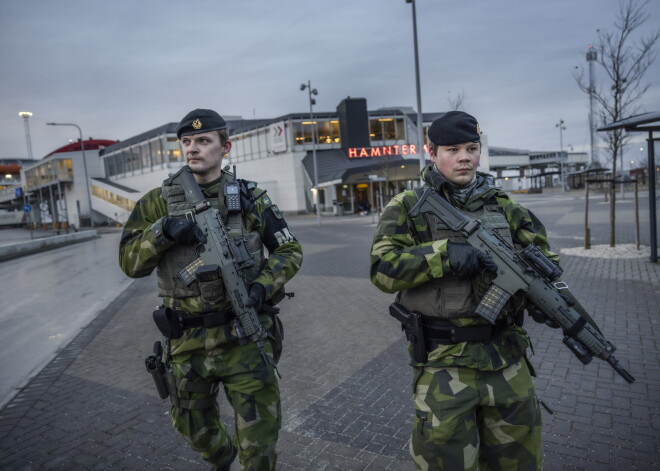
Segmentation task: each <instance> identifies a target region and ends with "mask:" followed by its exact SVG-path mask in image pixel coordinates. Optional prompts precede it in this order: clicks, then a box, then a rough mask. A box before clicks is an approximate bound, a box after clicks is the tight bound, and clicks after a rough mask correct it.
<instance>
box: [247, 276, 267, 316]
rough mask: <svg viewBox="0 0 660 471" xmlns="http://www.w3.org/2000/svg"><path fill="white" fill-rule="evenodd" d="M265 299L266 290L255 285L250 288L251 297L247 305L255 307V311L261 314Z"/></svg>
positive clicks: (257, 284)
mask: <svg viewBox="0 0 660 471" xmlns="http://www.w3.org/2000/svg"><path fill="white" fill-rule="evenodd" d="M265 297H266V289H265V288H264V287H263V286H261V285H260V284H259V283H254V284H252V286H250V296H249V297H248V300H247V302H246V303H245V304H246V305H247V307H253V308H254V310H255V311H257V312H259V311H260V310H261V305H262V304H263V302H264V298H265Z"/></svg>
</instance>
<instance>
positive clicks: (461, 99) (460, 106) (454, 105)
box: [447, 88, 466, 111]
mask: <svg viewBox="0 0 660 471" xmlns="http://www.w3.org/2000/svg"><path fill="white" fill-rule="evenodd" d="M447 103H449V111H464V110H465V104H466V103H465V90H463V89H462V88H461V91H460V92H458V93H456V95H451V92H447Z"/></svg>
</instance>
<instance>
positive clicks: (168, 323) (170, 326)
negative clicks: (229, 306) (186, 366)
mask: <svg viewBox="0 0 660 471" xmlns="http://www.w3.org/2000/svg"><path fill="white" fill-rule="evenodd" d="M153 317H154V322H155V323H156V327H158V330H160V333H161V334H163V336H164V337H165V338H167V339H178V338H180V337H181V336H182V335H183V331H184V330H185V329H191V328H193V327H207V328H210V327H217V326H220V325H227V324H229V323H230V322H231V321H232V320H234V319H235V317H236V316H235V314H234V312H233V311H231V310H227V311H215V312H208V313H204V314H198V315H194V316H193V315H190V314H188V313H187V312H185V311H181V310H178V309H173V308H171V307H164V306H160V307H159V308H158V309H156V310H155V311H154V314H153Z"/></svg>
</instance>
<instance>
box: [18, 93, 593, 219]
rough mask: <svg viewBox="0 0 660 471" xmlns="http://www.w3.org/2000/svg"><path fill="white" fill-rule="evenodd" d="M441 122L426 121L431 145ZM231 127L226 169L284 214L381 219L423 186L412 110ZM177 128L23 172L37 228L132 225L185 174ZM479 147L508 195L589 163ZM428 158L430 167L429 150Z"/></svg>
mask: <svg viewBox="0 0 660 471" xmlns="http://www.w3.org/2000/svg"><path fill="white" fill-rule="evenodd" d="M220 111H221V112H222V110H220ZM442 114H443V113H442V112H434V113H424V114H423V119H422V120H423V134H424V135H426V130H427V128H428V126H430V125H431V123H432V122H433V120H434V119H436V118H437V117H439V116H441V115H442ZM224 118H225V120H226V121H227V125H228V131H229V135H230V139H231V141H232V149H231V152H230V154H229V155H228V157H227V158H226V160H225V163H226V164H227V165H230V166H231V167H232V168H233V167H235V169H236V173H237V175H238V177H239V178H244V179H247V180H253V181H256V182H257V183H258V185H259V186H260V187H262V188H264V189H266V190H268V194H269V195H270V197H271V199H272V200H273V201H275V202H276V204H277V205H278V206H279V207H280V209H281V210H282V211H283V212H285V213H293V214H304V213H313V212H315V210H316V205H317V204H318V205H319V209H320V210H321V212H322V213H323V214H324V215H342V214H353V213H357V212H358V211H359V210H358V208H359V207H360V206H361V205H366V206H367V207H369V208H371V209H373V210H376V211H378V210H380V209H381V208H382V207H383V206H384V205H386V204H387V202H388V201H389V200H390V199H391V198H392V197H393V196H394V195H395V194H397V193H399V192H400V191H402V190H403V189H407V188H412V187H414V186H416V185H418V183H419V172H420V166H421V161H422V159H421V158H420V154H419V153H418V151H419V150H420V149H419V146H418V144H417V114H416V112H415V111H414V110H413V109H412V108H410V107H388V108H380V109H377V110H368V108H367V101H366V99H364V98H351V97H347V98H346V99H344V100H342V101H341V102H340V103H339V104H338V106H337V108H336V110H335V111H333V112H316V113H314V114H313V115H310V113H291V114H287V115H284V116H280V117H276V118H272V119H242V118H240V117H237V116H227V115H224ZM177 124H178V123H176V122H170V123H167V124H163V125H162V126H159V127H157V128H155V129H152V130H149V131H146V132H143V133H141V134H137V135H135V136H133V137H131V138H129V139H126V140H123V141H91V140H90V141H85V160H84V162H85V165H86V167H87V168H86V169H85V168H84V166H83V165H82V164H83V159H82V152H81V149H80V145H79V143H78V144H77V147H75V146H76V144H73V146H74V148H70V147H69V146H65V147H64V148H61V149H58V150H56V151H54V152H53V153H51V154H49V155H48V156H46V157H45V158H44V159H42V160H40V161H37V163H35V164H32V165H29V166H26V167H25V168H24V169H23V170H22V171H21V173H22V179H23V182H24V185H25V190H26V193H27V197H28V198H29V200H30V201H31V202H35V203H37V206H38V208H39V210H38V211H35V214H34V215H33V217H34V218H35V222H37V223H41V224H53V227H55V226H61V227H65V226H67V225H72V224H73V225H77V226H84V225H88V224H89V221H90V218H93V220H94V222H95V224H123V223H124V222H126V220H127V219H128V216H129V214H130V212H131V210H132V209H133V207H134V205H135V203H136V202H137V200H138V199H139V198H140V197H141V196H142V195H144V194H145V193H146V192H147V191H149V190H151V189H153V188H155V187H158V186H160V185H161V184H162V181H163V180H164V179H165V178H167V176H168V175H169V174H171V173H174V172H176V171H177V170H178V169H179V168H181V166H183V165H184V164H185V158H184V156H183V154H182V150H181V146H180V143H179V141H178V139H177V137H176V127H177ZM482 129H485V126H482ZM481 141H482V153H481V164H480V168H479V169H480V170H481V171H484V172H490V173H492V174H493V175H494V176H496V179H497V180H496V181H497V182H498V185H500V186H502V188H504V189H505V190H520V191H526V190H529V189H532V188H536V187H538V188H541V187H544V188H547V187H551V186H558V185H560V182H561V181H566V180H565V177H566V175H568V174H569V173H570V172H574V171H576V170H579V169H580V168H581V166H584V165H585V164H586V162H587V156H586V154H584V153H568V152H548V153H540V152H529V151H520V150H514V149H505V148H491V147H489V144H488V136H487V134H482V139H481ZM421 151H422V152H423V156H424V157H423V161H424V162H425V163H428V162H430V160H429V155H428V151H427V148H426V146H422V149H421ZM562 164H563V165H562ZM562 167H563V172H562V171H561V170H562ZM86 175H87V180H86V178H85V176H86ZM562 176H563V177H564V178H563V179H562V178H561V177H562ZM87 182H88V185H86V183H87ZM315 182H317V185H315ZM87 187H89V193H87ZM316 187H318V190H317V188H316ZM89 200H91V211H90V204H89V203H88V201H89Z"/></svg>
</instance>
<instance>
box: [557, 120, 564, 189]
mask: <svg viewBox="0 0 660 471" xmlns="http://www.w3.org/2000/svg"><path fill="white" fill-rule="evenodd" d="M555 127H556V128H559V165H560V169H561V191H566V185H565V183H564V135H563V133H562V131H564V130H566V126H564V120H563V119H561V118H559V122H558V123H557V124H555Z"/></svg>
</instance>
